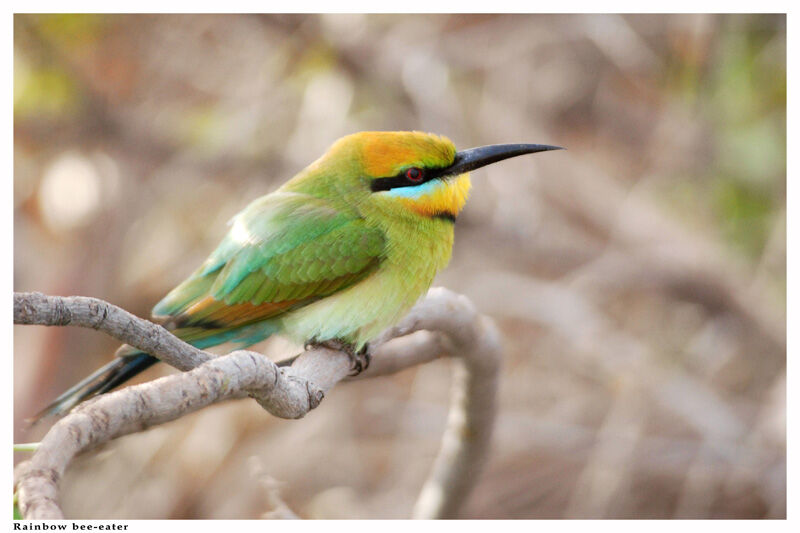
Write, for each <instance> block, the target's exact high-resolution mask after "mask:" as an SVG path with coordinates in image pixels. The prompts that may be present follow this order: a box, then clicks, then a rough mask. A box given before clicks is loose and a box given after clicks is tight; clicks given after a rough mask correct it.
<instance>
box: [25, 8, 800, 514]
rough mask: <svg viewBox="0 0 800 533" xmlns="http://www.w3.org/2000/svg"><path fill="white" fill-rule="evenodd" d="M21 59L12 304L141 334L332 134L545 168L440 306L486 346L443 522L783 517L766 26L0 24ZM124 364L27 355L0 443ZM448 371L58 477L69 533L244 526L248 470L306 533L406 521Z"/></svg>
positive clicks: (780, 147)
mask: <svg viewBox="0 0 800 533" xmlns="http://www.w3.org/2000/svg"><path fill="white" fill-rule="evenodd" d="M14 43H15V48H14V119H15V124H14V132H15V147H14V154H15V160H14V165H15V181H14V183H15V187H14V209H15V228H14V232H15V235H14V237H15V238H14V243H15V244H14V246H15V250H14V253H15V260H14V269H15V290H21V291H22V290H38V291H42V292H47V293H52V294H81V295H87V296H97V297H100V298H103V299H106V300H108V301H111V302H113V303H115V304H118V305H121V306H123V307H125V308H126V309H128V310H130V311H132V312H135V313H137V314H139V315H142V316H147V315H148V314H149V309H150V307H151V306H152V305H153V304H154V303H155V302H156V301H158V300H159V299H160V298H161V296H163V294H164V293H165V292H166V291H168V290H169V289H170V288H171V287H172V286H174V285H175V284H176V283H178V282H179V281H181V279H183V277H185V276H186V275H187V274H188V273H190V272H191V271H192V270H193V269H194V267H195V266H196V265H197V264H198V263H199V262H201V261H202V260H203V259H204V258H205V255H206V254H207V253H208V252H209V251H210V250H211V249H212V248H213V246H214V245H215V244H216V242H217V241H218V240H219V238H220V237H221V236H222V234H223V233H224V231H225V228H226V226H225V223H226V221H227V220H228V219H229V218H230V217H231V216H232V215H233V214H235V213H236V212H237V211H238V210H240V209H241V208H242V207H244V206H245V205H246V204H247V203H248V202H249V201H250V200H252V199H253V198H255V197H257V196H258V195H261V194H265V193H267V192H270V191H271V190H273V189H274V188H276V187H277V186H278V185H279V184H280V183H281V182H283V181H285V180H286V179H288V178H289V177H290V176H291V175H292V174H293V173H294V172H296V171H298V170H299V169H301V168H302V167H303V166H305V165H307V164H308V163H309V162H311V161H312V160H314V159H315V158H316V157H317V156H318V155H319V154H321V153H322V152H323V151H324V150H325V148H326V147H327V146H328V145H330V144H331V143H332V142H333V141H334V140H335V139H336V138H338V137H339V136H341V135H344V134H347V133H351V132H353V131H358V130H368V129H383V130H385V129H398V130H406V129H417V130H426V131H433V132H437V133H441V134H444V135H447V136H448V137H450V138H451V139H453V140H454V141H455V142H456V144H457V146H459V147H460V148H466V147H470V146H477V145H482V144H491V143H501V142H539V143H549V144H558V145H562V146H566V147H567V148H568V149H569V150H568V151H567V152H560V153H558V154H547V155H546V156H537V157H536V158H520V159H519V160H510V161H508V162H505V163H503V164H502V165H496V166H494V167H488V168H487V169H485V170H482V171H478V172H476V173H475V176H474V177H473V181H474V191H473V193H472V197H471V199H470V202H469V203H468V205H467V209H466V211H465V213H464V215H463V216H462V217H461V218H460V219H459V223H458V226H457V242H456V247H455V250H454V257H453V261H452V263H451V265H450V267H449V268H448V269H447V270H446V271H445V272H443V273H442V274H441V275H440V277H439V279H438V280H437V283H438V284H441V285H446V286H448V287H449V288H451V289H453V290H456V291H459V292H462V293H464V294H466V295H467V296H469V297H470V298H471V299H472V300H473V301H474V302H475V303H476V305H477V306H478V307H479V308H480V309H482V310H484V311H485V312H487V313H489V314H491V315H492V316H493V317H494V318H495V319H496V320H497V321H498V324H499V325H500V328H501V330H502V331H503V334H504V335H505V338H506V345H507V347H508V353H507V359H506V365H507V368H506V370H505V372H504V374H503V377H502V380H503V381H502V382H503V390H502V395H501V412H500V421H499V424H498V428H497V435H496V437H495V447H494V454H493V458H492V461H491V462H490V464H489V466H488V468H487V471H486V473H485V475H484V477H483V480H482V482H481V484H480V485H479V486H478V487H477V488H476V490H475V493H474V494H473V497H472V499H471V501H470V504H469V505H468V507H467V509H466V510H465V516H467V517H491V518H535V517H726V518H733V517H749V518H756V517H773V518H777V517H784V516H785V513H786V500H785V498H786V471H785V465H786V456H785V453H786V448H785V445H786V441H785V386H786V385H785V365H786V344H785V342H786V341H785V306H786V300H785V292H786V17H785V16H781V15H634V16H617V15H587V16H582V15H546V16H539V15H425V16H418V15H241V16H240V15H215V16H195V15H17V16H15V18H14ZM114 348H115V345H114V342H113V341H112V340H110V339H106V338H102V336H99V335H97V334H95V333H94V332H83V331H74V330H72V329H64V328H51V329H47V330H44V329H40V328H30V327H28V328H22V327H17V328H16V329H15V367H14V379H15V416H16V418H15V420H16V424H15V441H16V442H23V441H35V440H38V438H39V437H41V435H42V432H43V431H44V430H45V429H46V428H43V427H36V428H28V427H27V426H26V424H25V422H24V419H25V418H26V417H27V416H30V415H31V414H32V413H33V412H35V411H36V410H38V409H39V408H41V407H42V406H43V405H44V404H46V403H47V402H48V401H49V400H50V399H51V398H52V397H54V395H55V394H56V393H58V392H60V391H61V390H63V389H64V388H66V387H67V386H68V385H70V384H71V383H72V382H74V381H76V380H77V379H78V378H80V377H82V376H83V375H85V374H86V373H88V372H89V371H91V370H93V369H94V368H95V367H96V366H98V365H100V364H101V363H102V362H104V361H106V360H107V358H108V357H109V356H110V354H111V353H112V351H113V350H114ZM261 348H262V349H263V350H264V351H265V353H268V354H269V355H270V356H274V357H278V356H280V355H282V354H287V353H292V352H293V350H295V349H296V347H293V346H290V345H289V344H288V343H286V342H285V341H281V340H280V339H271V340H270V341H268V342H267V343H266V344H265V345H264V346H263V347H261ZM162 371H166V370H162ZM449 371H450V370H449V368H448V366H447V364H446V363H445V362H441V363H435V364H432V365H428V366H426V367H425V368H421V369H418V370H414V371H412V372H407V373H404V374H403V375H400V376H396V377H393V378H391V379H388V378H387V379H384V380H376V381H375V382H374V383H367V382H364V383H357V384H349V385H347V386H343V387H340V388H339V389H337V390H336V391H335V392H334V393H333V394H331V395H330V397H329V398H327V399H326V402H325V403H324V404H323V406H321V407H320V409H318V410H317V411H315V412H314V413H312V415H311V416H309V417H308V418H307V419H305V420H303V421H300V422H284V421H277V420H271V419H268V418H265V416H264V414H263V413H261V412H259V410H258V409H257V408H254V407H253V406H250V405H248V404H247V403H246V402H237V403H232V404H230V405H225V406H219V407H215V408H213V409H209V410H207V411H205V412H203V413H198V414H196V415H193V416H192V417H188V418H187V419H185V420H181V421H179V422H176V423H172V424H169V425H167V426H164V427H162V428H154V429H151V430H149V431H148V432H147V433H145V434H142V435H137V436H135V437H130V438H125V439H122V440H120V441H119V442H117V443H115V444H113V445H111V446H109V447H108V451H109V453H102V454H99V455H95V456H87V457H85V458H83V459H82V460H81V464H80V465H78V466H76V467H75V468H73V469H72V470H71V471H70V472H69V473H68V475H67V477H66V478H65V480H64V484H63V486H64V489H65V502H64V503H65V506H66V511H67V513H68V514H69V515H70V516H75V517H80V518H101V517H103V518H108V517H174V518H232V517H237V518H245V517H258V516H261V515H262V514H263V513H264V512H267V511H268V510H269V509H268V508H267V507H268V505H267V504H266V503H265V502H266V501H267V500H266V499H265V497H264V495H263V490H261V489H259V487H260V485H259V483H258V480H257V479H256V476H254V475H252V472H251V470H252V468H250V467H248V464H252V463H248V460H249V458H251V457H252V456H255V457H257V458H258V459H259V461H260V463H261V465H262V467H263V470H264V471H265V472H266V473H267V474H268V475H269V476H272V477H274V478H276V479H277V480H278V481H279V484H280V491H281V493H282V496H283V497H284V498H285V500H286V502H287V503H288V505H289V506H290V507H292V508H293V509H294V510H296V511H297V512H298V513H299V514H301V515H303V516H309V517H339V516H347V517H373V518H396V517H404V516H407V515H408V510H409V508H410V505H411V502H413V499H414V497H415V494H416V491H417V490H418V488H419V486H420V483H421V481H422V479H423V477H424V474H425V472H426V471H427V469H428V467H429V461H430V459H431V458H432V456H433V454H434V452H435V450H436V447H437V446H438V436H439V432H440V428H441V427H442V424H443V417H444V416H445V412H446V404H447V398H445V397H442V396H441V394H440V392H438V391H439V388H440V384H441V382H442V380H447V379H449ZM154 375H155V373H151V374H149V375H148V376H146V377H147V378H148V379H149V378H152V377H153V376H154ZM288 449H291V450H293V454H292V455H293V458H294V460H295V461H296V462H289V463H287V461H285V452H286V450H288ZM275 457H280V458H281V460H280V461H278V462H276V461H275ZM17 460H21V457H17ZM409 464H410V465H411V466H409Z"/></svg>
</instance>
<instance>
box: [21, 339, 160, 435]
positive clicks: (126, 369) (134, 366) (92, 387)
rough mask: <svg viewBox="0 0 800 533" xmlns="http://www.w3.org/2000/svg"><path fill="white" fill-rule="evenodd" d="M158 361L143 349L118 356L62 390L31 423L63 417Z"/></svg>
mask: <svg viewBox="0 0 800 533" xmlns="http://www.w3.org/2000/svg"><path fill="white" fill-rule="evenodd" d="M157 362H158V359H156V358H155V357H153V356H152V355H149V354H146V353H143V352H136V353H133V354H126V355H123V356H121V357H117V358H116V359H114V360H113V361H111V362H110V363H108V364H107V365H104V366H102V367H101V368H99V369H97V370H96V371H94V372H93V373H92V374H91V375H89V376H87V377H85V378H84V379H82V380H81V381H80V382H78V383H76V384H75V385H73V386H72V387H70V388H69V389H67V390H66V391H64V392H63V393H62V394H61V395H60V396H59V397H58V398H56V399H55V400H53V402H52V403H50V405H48V406H47V407H45V408H44V409H42V410H41V411H39V412H38V413H36V414H35V415H34V416H33V418H32V419H31V420H32V423H34V424H35V423H36V422H38V421H39V420H41V419H42V418H44V417H46V416H51V415H52V416H62V415H64V414H66V413H67V412H69V410H70V409H72V408H73V407H75V406H76V405H78V404H79V403H81V402H82V401H84V400H86V399H88V398H91V397H92V396H95V395H97V394H103V393H104V392H108V391H110V390H111V389H113V388H114V387H116V386H117V385H121V384H122V383H125V382H126V381H128V380H129V379H131V378H132V377H134V376H136V375H137V374H139V373H140V372H144V371H145V370H147V369H148V368H150V367H151V366H153V365H154V364H155V363H157Z"/></svg>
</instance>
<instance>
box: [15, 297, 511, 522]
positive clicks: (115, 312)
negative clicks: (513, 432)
mask: <svg viewBox="0 0 800 533" xmlns="http://www.w3.org/2000/svg"><path fill="white" fill-rule="evenodd" d="M14 322H15V323H16V324H41V325H58V326H65V325H74V326H83V327H91V328H94V329H99V330H101V331H103V332H105V333H108V334H109V335H111V336H112V337H115V338H117V339H119V340H120V341H122V342H125V343H127V344H130V345H131V346H134V347H136V348H139V349H141V350H143V351H146V352H148V353H151V354H153V355H155V356H157V357H158V358H159V359H161V360H162V361H164V362H166V363H168V364H170V365H171V366H174V367H176V368H178V369H181V370H186V372H184V373H181V374H175V375H170V376H167V377H163V378H161V379H157V380H155V381H152V382H149V383H144V384H142V385H137V386H133V387H127V388H124V389H122V390H119V391H116V392H113V393H109V394H104V395H102V396H99V397H97V398H94V399H92V400H89V401H87V402H85V403H83V404H81V405H79V406H78V407H76V408H75V409H74V410H73V411H72V412H71V413H69V414H68V415H67V416H65V417H64V418H63V419H61V420H60V421H59V422H57V423H56V424H55V425H54V426H53V427H52V428H51V429H50V431H49V432H48V433H47V435H45V437H44V439H43V440H42V442H41V446H40V447H39V449H38V450H37V451H36V453H34V455H33V456H32V457H31V459H30V461H27V462H25V463H22V464H20V465H19V466H18V468H17V470H16V476H15V477H16V485H17V489H18V493H19V506H20V509H21V511H22V513H23V515H24V516H25V518H38V519H44V518H48V519H52V518H62V517H63V513H62V511H61V508H60V506H59V504H58V501H59V493H58V485H59V481H60V479H61V477H62V475H63V473H64V471H65V470H66V468H67V466H68V465H69V463H70V461H71V460H72V458H73V457H75V455H77V454H78V453H80V452H82V451H85V450H87V449H90V448H92V447H93V446H96V445H98V444H101V443H104V442H107V441H109V440H111V439H114V438H117V437H120V436H123V435H127V434H130V433H135V432H138V431H142V430H144V429H145V428H147V427H149V426H153V425H156V424H161V423H164V422H167V421H170V420H175V419H176V418H180V417H181V416H183V415H185V414H188V413H191V412H193V411H196V410H198V409H200V408H202V407H205V406H207V405H210V404H212V403H216V402H219V401H222V400H226V399H231V398H240V397H244V396H250V397H252V398H254V399H255V400H256V401H257V402H258V403H259V404H260V405H261V406H262V407H263V408H264V409H265V410H267V411H268V412H269V413H271V414H273V415H275V416H278V417H282V418H301V417H303V416H304V415H305V414H306V413H308V411H310V410H311V409H314V408H315V407H316V406H317V405H319V403H320V402H321V401H322V399H323V398H324V396H325V393H326V392H327V391H328V390H330V389H331V388H332V387H333V386H334V385H336V383H338V382H339V381H341V380H342V379H344V378H346V377H347V376H348V374H349V373H350V358H349V357H348V356H347V354H345V353H343V352H339V351H335V350H329V349H325V348H314V349H311V350H307V351H305V352H303V353H302V354H301V355H300V356H299V357H298V358H297V359H296V360H295V361H294V363H293V364H292V366H291V367H288V368H279V367H277V366H275V364H274V363H272V362H271V361H269V360H268V359H267V358H266V357H264V356H262V355H261V354H258V353H255V352H250V351H236V352H233V353H231V354H229V355H225V356H219V357H218V356H215V355H213V354H210V353H208V352H204V351H202V350H198V349H196V348H194V347H192V346H190V345H188V344H186V343H184V342H182V341H181V340H179V339H177V338H176V337H174V336H173V335H171V334H170V333H169V332H168V331H167V330H165V329H164V328H162V327H160V326H157V325H155V324H153V323H151V322H148V321H147V320H143V319H140V318H138V317H135V316H134V315H131V314H130V313H128V312H126V311H124V310H122V309H120V308H118V307H116V306H113V305H111V304H109V303H107V302H104V301H102V300H97V299H94V298H84V297H67V298H61V297H54V296H45V295H43V294H38V293H15V294H14ZM423 330H424V331H423ZM412 334H413V335H412ZM371 347H372V352H373V360H372V363H371V364H370V366H369V368H368V369H367V370H366V371H364V372H363V373H362V374H360V375H359V376H358V379H365V378H369V377H374V376H378V375H385V374H391V373H394V372H398V371H400V370H403V369H405V368H409V367H412V366H415V365H418V364H422V363H425V362H428V361H431V360H433V359H436V358H439V357H443V356H452V357H456V358H457V359H458V360H459V363H460V365H459V368H458V370H457V373H456V379H455V381H454V384H453V392H452V400H451V406H450V414H449V417H448V424H447V428H446V430H445V434H444V436H443V440H442V447H441V450H440V452H439V455H438V457H437V459H436V461H435V463H434V466H433V470H432V472H431V474H430V476H429V478H428V480H427V481H426V483H425V485H424V487H423V489H422V491H421V493H420V496H419V498H418V500H417V503H416V505H415V507H414V512H413V516H414V517H415V518H452V517H455V516H456V515H457V513H458V509H459V507H460V505H461V504H462V503H463V502H464V500H465V499H466V497H467V495H468V494H469V491H470V489H471V488H472V487H473V486H474V484H475V481H476V478H477V476H478V474H479V472H480V469H481V467H482V466H483V464H484V462H485V459H486V456H487V452H488V446H489V441H490V438H491V432H492V426H493V423H494V415H495V409H496V391H497V377H498V372H499V367H500V355H501V348H500V340H499V334H498V332H497V328H496V327H495V325H494V323H493V322H492V321H491V320H490V319H489V318H487V317H485V316H483V315H481V314H479V313H478V312H477V311H476V310H475V308H474V306H473V305H472V303H471V302H470V301H469V300H468V299H467V298H465V297H464V296H460V295H458V294H455V293H453V292H451V291H448V290H446V289H442V288H435V289H431V290H430V291H429V292H428V295H427V296H426V297H425V299H423V300H422V301H420V302H419V303H418V304H417V305H416V306H415V307H414V308H413V309H412V310H411V312H410V313H409V314H408V315H407V316H406V317H405V318H404V319H403V320H402V321H401V323H400V324H399V325H397V326H395V327H393V328H390V329H388V330H387V331H385V332H384V333H383V334H382V335H381V336H380V338H379V339H377V340H376V341H374V342H373V343H371Z"/></svg>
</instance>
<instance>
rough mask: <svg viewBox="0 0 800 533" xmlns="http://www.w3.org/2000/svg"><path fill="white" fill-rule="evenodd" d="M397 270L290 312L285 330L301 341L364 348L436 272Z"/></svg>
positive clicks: (380, 273) (423, 290)
mask: <svg viewBox="0 0 800 533" xmlns="http://www.w3.org/2000/svg"><path fill="white" fill-rule="evenodd" d="M393 270H395V269H387V270H383V271H378V272H376V273H375V274H373V275H372V276H370V277H369V278H367V279H365V280H363V281H361V282H359V283H357V284H355V285H353V286H352V287H349V288H347V289H345V290H343V291H342V292H339V293H336V294H333V295H331V296H328V297H326V298H323V299H322V300H319V301H318V302H314V303H312V304H309V305H307V306H305V307H302V308H300V309H298V310H296V311H292V312H290V313H287V314H286V315H285V316H284V317H283V318H282V319H281V321H280V323H281V329H282V333H283V334H285V335H286V336H288V337H290V338H292V339H294V340H295V341H297V342H306V341H308V340H310V339H316V340H320V341H321V340H329V339H341V340H345V341H347V342H351V343H353V344H355V345H356V349H359V348H361V347H362V346H363V345H364V344H366V343H367V342H368V341H369V340H370V339H372V338H373V337H375V336H377V335H378V334H379V333H380V332H381V331H383V330H384V329H385V328H387V327H389V326H391V325H392V324H394V323H396V322H397V321H399V320H400V319H401V318H402V317H403V316H404V315H405V314H406V313H407V312H408V311H409V309H411V307H413V306H414V304H415V303H416V302H417V300H419V299H420V297H421V296H422V295H423V294H425V293H426V292H427V290H428V288H429V287H430V285H431V283H432V282H433V278H434V276H435V275H436V269H433V268H431V269H427V270H428V271H427V272H425V271H423V272H420V271H418V272H415V274H416V275H411V276H409V275H398V273H397V272H396V271H395V272H393Z"/></svg>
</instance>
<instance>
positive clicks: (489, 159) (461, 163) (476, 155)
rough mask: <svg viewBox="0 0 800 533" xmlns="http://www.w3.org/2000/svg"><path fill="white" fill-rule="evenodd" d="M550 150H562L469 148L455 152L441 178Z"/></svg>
mask: <svg viewBox="0 0 800 533" xmlns="http://www.w3.org/2000/svg"><path fill="white" fill-rule="evenodd" d="M550 150H563V148H562V147H560V146H550V145H548V144H490V145H489V146H481V147H478V148H470V149H469V150H462V151H460V152H456V157H455V160H454V161H453V164H452V165H450V166H449V167H447V168H444V169H442V171H443V172H442V175H443V176H455V175H458V174H464V173H465V172H469V171H470V170H475V169H476V168H481V167H485V166H486V165H491V164H492V163H497V162H498V161H502V160H503V159H508V158H510V157H517V156H518V155H525V154H535V153H537V152H547V151H550Z"/></svg>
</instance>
